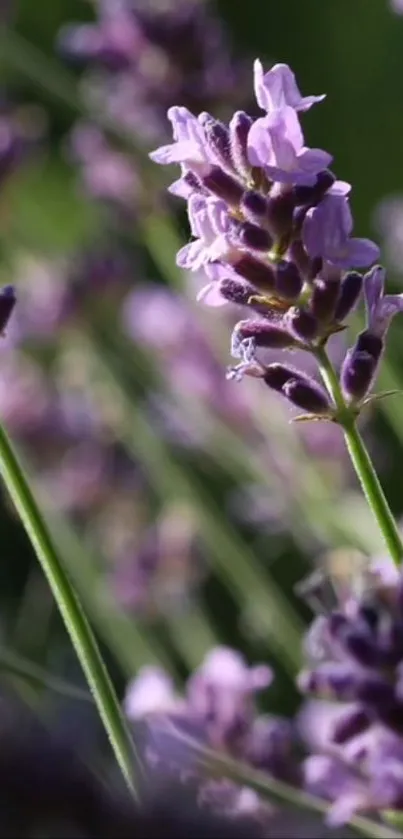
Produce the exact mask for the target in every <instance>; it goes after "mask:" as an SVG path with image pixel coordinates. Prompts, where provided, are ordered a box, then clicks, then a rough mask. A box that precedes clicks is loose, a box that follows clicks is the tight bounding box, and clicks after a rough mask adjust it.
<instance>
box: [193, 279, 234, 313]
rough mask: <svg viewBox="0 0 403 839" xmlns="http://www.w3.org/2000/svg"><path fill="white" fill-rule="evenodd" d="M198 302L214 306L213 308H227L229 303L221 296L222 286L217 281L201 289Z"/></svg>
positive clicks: (197, 298)
mask: <svg viewBox="0 0 403 839" xmlns="http://www.w3.org/2000/svg"><path fill="white" fill-rule="evenodd" d="M196 300H197V301H198V302H203V303H205V304H206V306H212V307H213V308H218V306H225V305H226V304H227V303H228V300H226V299H225V298H224V297H223V296H222V294H220V286H219V284H218V283H217V282H215V281H213V282H211V283H208V284H207V285H205V286H203V288H201V289H200V291H199V292H198V294H197V297H196Z"/></svg>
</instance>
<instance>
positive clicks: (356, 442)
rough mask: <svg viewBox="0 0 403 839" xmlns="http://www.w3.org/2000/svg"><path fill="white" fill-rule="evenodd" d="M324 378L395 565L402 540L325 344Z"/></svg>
mask: <svg viewBox="0 0 403 839" xmlns="http://www.w3.org/2000/svg"><path fill="white" fill-rule="evenodd" d="M316 358H317V360H318V364H319V369H320V372H321V376H322V379H323V381H324V383H325V385H326V387H327V389H328V392H329V393H330V395H331V396H332V398H333V401H334V403H335V406H336V408H337V410H338V419H339V423H340V425H341V426H342V428H343V432H344V437H345V440H346V444H347V448H348V451H349V454H350V457H351V461H352V463H353V466H354V469H355V471H356V473H357V476H358V479H359V481H360V484H361V486H362V489H363V491H364V494H365V497H366V499H367V501H368V504H369V506H370V508H371V510H372V512H373V514H374V516H375V519H376V521H377V522H378V525H379V528H380V530H381V533H382V535H383V538H384V540H385V542H386V546H387V548H388V551H389V553H390V556H391V558H392V559H393V562H394V563H395V565H396V566H400V565H401V564H402V561H403V543H402V539H401V536H400V533H399V529H398V527H397V524H396V521H395V519H394V517H393V514H392V512H391V509H390V507H389V504H388V502H387V500H386V497H385V493H384V491H383V489H382V487H381V484H380V482H379V478H378V476H377V474H376V472H375V469H374V466H373V463H372V461H371V458H370V456H369V454H368V451H367V449H366V447H365V444H364V442H363V440H362V437H361V435H360V433H359V431H358V428H357V424H356V420H355V417H354V416H353V415H352V413H351V411H350V410H349V408H348V406H347V405H346V403H345V401H344V398H343V394H342V392H341V388H340V385H339V381H338V378H337V375H336V373H335V370H334V368H333V365H332V363H331V361H330V359H329V356H328V355H327V352H326V350H325V348H324V347H322V348H320V349H318V350H317V351H316Z"/></svg>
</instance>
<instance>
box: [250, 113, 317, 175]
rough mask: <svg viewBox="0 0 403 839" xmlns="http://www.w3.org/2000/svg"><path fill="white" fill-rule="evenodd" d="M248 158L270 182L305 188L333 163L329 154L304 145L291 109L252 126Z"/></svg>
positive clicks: (259, 120)
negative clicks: (263, 172)
mask: <svg viewBox="0 0 403 839" xmlns="http://www.w3.org/2000/svg"><path fill="white" fill-rule="evenodd" d="M248 157H249V162H250V163H251V165H252V166H260V167H262V169H263V170H264V171H265V173H266V174H267V176H268V178H269V179H270V180H273V181H279V182H280V183H285V184H301V185H307V186H310V185H313V184H314V183H315V181H316V176H317V175H318V173H319V172H321V171H322V170H323V169H326V168H327V167H328V166H329V165H330V163H331V162H332V156H331V155H330V154H328V152H325V151H322V150H321V149H309V148H307V146H305V145H304V137H303V134H302V131H301V126H300V124H299V119H298V116H297V114H296V112H295V111H294V109H293V108H291V107H290V106H286V107H284V108H282V109H281V110H278V111H273V113H270V114H269V115H268V116H266V117H262V118H261V119H258V120H256V122H254V123H253V125H252V127H251V129H250V131H249V136H248Z"/></svg>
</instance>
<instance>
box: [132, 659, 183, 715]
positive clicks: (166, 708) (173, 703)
mask: <svg viewBox="0 0 403 839" xmlns="http://www.w3.org/2000/svg"><path fill="white" fill-rule="evenodd" d="M182 704H183V702H182V700H181V699H180V697H179V696H178V695H177V693H176V691H175V687H174V684H173V681H172V679H170V678H169V676H168V675H167V674H166V673H165V671H164V670H162V669H161V668H160V667H152V666H147V667H143V668H142V669H141V670H140V671H139V673H138V675H137V677H136V679H135V680H134V681H133V682H131V683H130V684H129V687H128V689H127V691H126V696H125V701H124V709H125V712H126V715H127V717H128V718H129V719H130V720H137V719H142V718H143V717H145V716H148V715H149V714H155V713H159V714H161V713H163V714H170V713H172V712H174V711H178V710H180V709H181V707H182Z"/></svg>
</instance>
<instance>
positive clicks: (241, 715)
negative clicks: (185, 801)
mask: <svg viewBox="0 0 403 839" xmlns="http://www.w3.org/2000/svg"><path fill="white" fill-rule="evenodd" d="M271 681H272V672H271V670H270V668H269V667H267V666H266V665H255V666H252V667H249V666H248V665H247V663H246V661H245V659H244V658H243V656H242V655H241V654H240V653H238V652H237V651H235V650H233V649H230V648H228V647H216V648H215V649H213V650H212V651H211V652H209V653H208V654H207V655H206V657H205V659H204V661H203V662H202V664H201V666H200V667H199V668H198V669H197V670H196V671H195V673H194V674H193V675H192V676H191V677H190V678H189V680H188V682H187V684H186V688H185V693H184V695H182V696H180V695H178V694H177V693H176V691H175V688H174V685H173V683H172V681H171V680H170V679H169V677H168V676H167V675H166V674H165V673H164V672H163V671H161V670H159V669H157V668H152V667H146V668H144V669H143V670H142V671H141V672H140V673H139V675H138V676H137V678H136V679H135V680H134V681H133V682H132V683H131V684H130V685H129V687H128V690H127V694H126V700H125V709H126V713H127V716H128V717H129V719H130V720H132V721H133V722H134V723H135V724H136V725H137V726H138V725H139V723H142V724H143V725H144V726H145V739H144V743H145V746H144V748H145V756H146V759H147V762H148V764H149V765H150V766H154V767H155V768H156V770H157V771H158V772H162V774H164V773H169V772H174V773H176V775H178V774H179V776H181V777H182V779H183V781H184V782H185V781H189V780H193V781H194V775H195V767H194V761H193V759H192V753H191V749H190V748H189V745H187V744H186V742H185V739H184V738H186V736H187V737H191V738H192V739H193V740H195V741H197V742H198V743H199V744H201V745H204V746H208V747H210V748H213V749H216V750H218V751H221V752H222V753H224V754H226V755H229V756H232V757H233V758H238V759H241V760H242V761H243V762H245V763H246V764H248V765H249V766H252V767H255V768H256V769H261V770H263V771H265V772H267V773H268V774H270V775H272V776H274V777H276V778H280V779H282V780H286V781H288V782H290V783H294V784H296V783H298V782H299V771H298V764H297V762H296V760H295V755H294V738H293V729H292V725H291V724H290V723H289V722H288V721H287V720H285V719H280V718H277V717H272V716H269V715H258V714H257V712H256V706H255V695H256V694H257V693H258V692H259V691H262V690H264V689H266V688H267V687H268V686H269V685H270V683H271ZM196 774H197V773H196ZM199 800H200V802H201V803H203V804H205V805H208V806H210V807H212V808H213V809H215V810H218V811H219V812H221V813H226V814H228V815H233V816H239V815H241V814H242V813H244V814H246V813H250V814H251V813H254V814H255V815H257V816H259V815H261V814H262V812H263V811H264V807H263V803H262V801H261V800H260V799H259V797H258V795H257V794H255V793H254V792H253V791H252V790H248V789H247V788H240V787H239V786H237V785H236V784H235V783H233V782H230V781H224V780H222V779H221V780H216V781H213V780H208V779H206V778H201V777H199Z"/></svg>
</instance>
